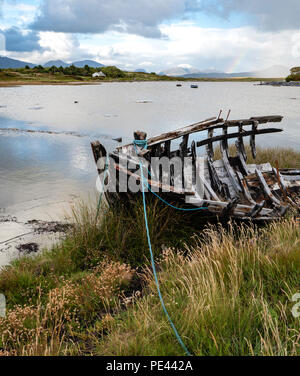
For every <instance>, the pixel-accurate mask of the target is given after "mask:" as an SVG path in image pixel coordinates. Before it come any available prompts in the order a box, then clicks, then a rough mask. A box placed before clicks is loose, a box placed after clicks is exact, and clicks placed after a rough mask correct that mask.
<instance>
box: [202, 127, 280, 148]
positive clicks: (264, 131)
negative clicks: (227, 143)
mask: <svg viewBox="0 0 300 376" xmlns="http://www.w3.org/2000/svg"><path fill="white" fill-rule="evenodd" d="M282 131H283V129H280V128H267V129H259V130H257V131H253V130H251V131H245V132H243V137H248V136H252V135H253V134H255V135H259V134H268V133H279V132H282ZM239 135H240V134H239V133H238V132H237V133H229V134H228V135H226V136H224V135H220V136H215V137H213V139H212V140H207V139H206V140H203V141H199V142H197V147H200V146H205V145H207V144H208V143H209V142H217V141H222V140H224V139H227V140H230V139H232V138H237V137H239Z"/></svg>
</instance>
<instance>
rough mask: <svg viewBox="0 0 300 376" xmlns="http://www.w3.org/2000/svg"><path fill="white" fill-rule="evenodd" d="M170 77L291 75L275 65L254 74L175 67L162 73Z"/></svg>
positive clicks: (267, 76)
mask: <svg viewBox="0 0 300 376" xmlns="http://www.w3.org/2000/svg"><path fill="white" fill-rule="evenodd" d="M160 74H161V75H162V74H164V75H167V76H170V77H175V76H177V77H184V78H235V77H254V78H255V77H257V78H259V77H262V78H273V77H275V78H276V77H286V76H288V74H289V69H288V68H287V67H284V66H280V65H275V66H273V67H270V68H267V69H264V70H261V71H253V72H238V73H225V72H218V71H215V70H205V71H200V70H199V69H195V68H182V67H174V68H170V69H168V70H166V71H163V72H161V73H160Z"/></svg>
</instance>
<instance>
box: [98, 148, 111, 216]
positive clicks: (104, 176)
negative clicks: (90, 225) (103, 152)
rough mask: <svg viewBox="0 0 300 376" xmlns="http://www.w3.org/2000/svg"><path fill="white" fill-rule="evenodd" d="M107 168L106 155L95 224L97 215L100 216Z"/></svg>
mask: <svg viewBox="0 0 300 376" xmlns="http://www.w3.org/2000/svg"><path fill="white" fill-rule="evenodd" d="M108 168H109V159H108V155H107V156H106V162H105V170H104V175H103V181H102V182H101V184H102V190H101V193H100V197H99V201H98V205H97V214H96V222H97V220H98V217H99V214H100V207H101V203H102V199H103V194H104V183H105V179H106V176H107V173H108Z"/></svg>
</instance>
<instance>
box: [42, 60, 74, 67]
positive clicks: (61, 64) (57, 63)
mask: <svg viewBox="0 0 300 376" xmlns="http://www.w3.org/2000/svg"><path fill="white" fill-rule="evenodd" d="M53 66H55V67H57V68H59V67H63V68H66V67H68V66H69V64H68V63H65V62H64V61H62V60H50V61H48V63H46V64H44V67H45V68H51V67H53Z"/></svg>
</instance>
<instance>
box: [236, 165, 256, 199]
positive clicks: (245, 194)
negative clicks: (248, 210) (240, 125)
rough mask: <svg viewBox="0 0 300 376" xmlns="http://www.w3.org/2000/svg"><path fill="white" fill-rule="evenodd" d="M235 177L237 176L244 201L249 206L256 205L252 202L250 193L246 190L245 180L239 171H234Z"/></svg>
mask: <svg viewBox="0 0 300 376" xmlns="http://www.w3.org/2000/svg"><path fill="white" fill-rule="evenodd" d="M236 175H237V178H238V179H239V183H240V186H241V187H242V188H243V193H244V196H245V198H246V200H247V201H248V202H249V203H250V204H252V205H256V202H255V201H254V200H253V198H252V196H251V193H250V191H249V189H248V185H247V182H246V179H245V178H244V176H243V175H242V174H241V173H240V172H239V171H236Z"/></svg>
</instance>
